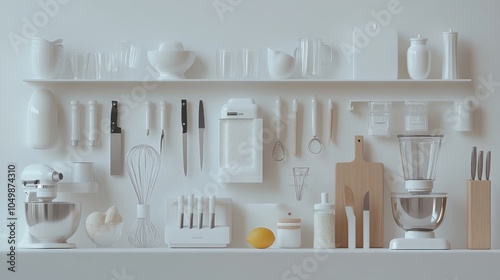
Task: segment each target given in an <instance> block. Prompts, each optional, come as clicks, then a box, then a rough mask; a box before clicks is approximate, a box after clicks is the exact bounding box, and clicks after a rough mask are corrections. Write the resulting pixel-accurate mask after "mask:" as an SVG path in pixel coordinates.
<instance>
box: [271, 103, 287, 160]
mask: <svg viewBox="0 0 500 280" xmlns="http://www.w3.org/2000/svg"><path fill="white" fill-rule="evenodd" d="M280 138H281V98H280V97H278V99H276V142H275V143H274V147H273V158H274V159H275V160H276V161H282V160H283V159H285V147H284V146H283V144H281V141H280Z"/></svg>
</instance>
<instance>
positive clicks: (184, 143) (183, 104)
mask: <svg viewBox="0 0 500 280" xmlns="http://www.w3.org/2000/svg"><path fill="white" fill-rule="evenodd" d="M181 124H182V163H183V164H184V176H187V129H188V127H187V100H186V99H182V100H181Z"/></svg>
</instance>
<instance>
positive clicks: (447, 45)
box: [442, 29, 458, 80]
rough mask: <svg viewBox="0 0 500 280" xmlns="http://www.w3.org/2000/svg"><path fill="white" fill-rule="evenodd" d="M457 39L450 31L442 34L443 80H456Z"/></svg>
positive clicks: (456, 35)
mask: <svg viewBox="0 0 500 280" xmlns="http://www.w3.org/2000/svg"><path fill="white" fill-rule="evenodd" d="M457 37H458V33H457V32H453V30H452V29H450V31H448V32H443V76H442V78H443V80H453V79H458V64H457Z"/></svg>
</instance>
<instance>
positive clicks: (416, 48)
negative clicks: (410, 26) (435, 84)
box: [406, 34, 431, 80]
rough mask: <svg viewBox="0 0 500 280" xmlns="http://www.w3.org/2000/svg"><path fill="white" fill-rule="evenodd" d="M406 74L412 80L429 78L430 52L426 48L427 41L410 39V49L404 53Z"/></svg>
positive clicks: (424, 39)
mask: <svg viewBox="0 0 500 280" xmlns="http://www.w3.org/2000/svg"><path fill="white" fill-rule="evenodd" d="M406 59H407V64H408V74H409V75H410V78H412V79H414V80H423V79H427V77H429V73H430V71H431V51H430V50H429V48H428V47H427V39H426V38H422V37H420V34H419V35H418V36H417V38H411V39H410V47H409V48H408V51H407V53H406Z"/></svg>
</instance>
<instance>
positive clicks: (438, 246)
mask: <svg viewBox="0 0 500 280" xmlns="http://www.w3.org/2000/svg"><path fill="white" fill-rule="evenodd" d="M450 248H451V246H450V242H449V241H448V240H445V239H440V238H435V237H434V232H433V231H428V232H424V231H407V232H406V233H405V237H404V238H394V239H393V240H391V242H390V243H389V249H391V250H449V249H450Z"/></svg>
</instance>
